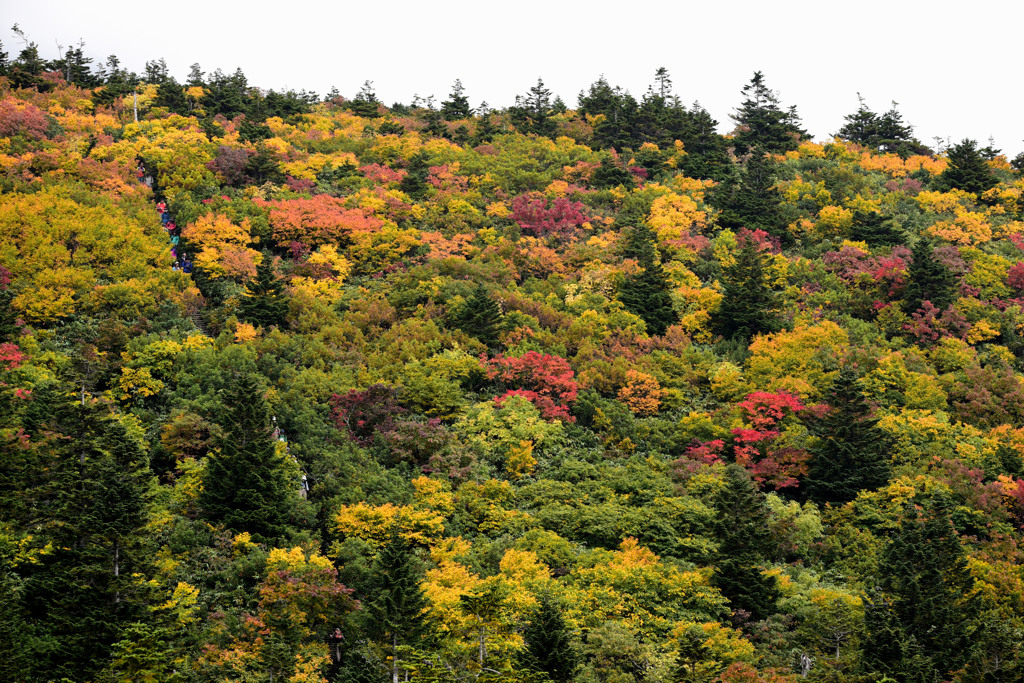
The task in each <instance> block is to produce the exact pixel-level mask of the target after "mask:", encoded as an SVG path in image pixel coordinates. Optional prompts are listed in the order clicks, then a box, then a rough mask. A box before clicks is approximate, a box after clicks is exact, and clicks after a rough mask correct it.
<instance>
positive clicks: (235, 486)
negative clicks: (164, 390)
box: [199, 373, 298, 540]
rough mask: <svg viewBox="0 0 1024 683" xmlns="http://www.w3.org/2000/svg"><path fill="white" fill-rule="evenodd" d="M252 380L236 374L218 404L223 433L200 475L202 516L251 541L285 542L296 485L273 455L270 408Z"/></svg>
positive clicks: (281, 463)
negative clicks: (254, 539)
mask: <svg viewBox="0 0 1024 683" xmlns="http://www.w3.org/2000/svg"><path fill="white" fill-rule="evenodd" d="M263 392H264V389H263V387H262V386H261V384H260V382H259V380H258V379H257V378H256V376H255V375H253V374H251V373H241V374H239V375H236V376H235V377H234V378H233V379H232V381H231V384H230V385H229V387H228V388H227V390H226V391H225V392H224V396H223V399H222V405H223V413H222V414H221V415H220V416H219V419H218V422H219V423H220V425H221V427H222V429H223V430H224V436H223V437H221V438H220V439H219V444H218V446H219V447H218V448H216V449H215V450H214V451H213V452H212V453H211V454H210V456H209V458H208V459H207V462H206V468H205V470H204V471H203V490H202V492H201V493H200V495H199V506H200V508H201V509H202V511H203V514H204V516H205V517H206V518H207V519H208V520H210V521H211V522H214V523H216V524H223V525H224V526H225V527H227V528H228V529H231V530H232V531H236V532H248V533H250V534H252V535H253V537H255V538H256V539H257V540H271V539H278V538H283V537H287V536H288V535H289V533H290V531H291V527H290V526H289V521H290V519H291V517H292V515H293V513H294V512H295V509H296V504H297V503H298V500H297V499H298V482H297V481H294V480H293V478H292V476H291V473H290V471H289V467H288V465H287V463H286V461H285V459H284V458H283V457H282V456H281V455H280V454H278V452H277V448H276V445H275V444H276V440H275V439H274V435H273V432H272V431H271V425H270V409H269V407H268V406H267V401H266V399H265V398H264V397H263Z"/></svg>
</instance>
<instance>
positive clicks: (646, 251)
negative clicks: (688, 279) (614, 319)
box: [618, 226, 679, 336]
mask: <svg viewBox="0 0 1024 683" xmlns="http://www.w3.org/2000/svg"><path fill="white" fill-rule="evenodd" d="M627 253H628V254H629V255H630V256H633V255H635V256H636V257H637V260H638V261H639V263H640V267H641V268H643V270H642V271H641V272H640V273H638V274H636V275H630V276H629V277H627V278H626V279H625V281H624V282H623V283H622V286H621V287H620V288H619V294H618V297H619V301H621V302H622V305H623V306H625V307H626V310H628V311H629V312H631V313H635V314H636V315H638V316H640V318H642V319H643V321H644V323H645V324H646V325H647V332H648V333H649V334H651V335H654V336H661V335H663V334H665V330H667V329H668V326H669V325H672V324H674V323H676V322H677V321H678V320H679V314H678V313H676V311H675V308H674V307H673V304H672V295H671V294H670V292H671V289H672V286H671V283H669V281H668V276H667V275H665V269H664V268H662V267H661V259H660V257H659V256H658V250H657V248H656V247H655V245H654V234H653V233H652V232H651V230H650V228H648V227H647V226H641V227H638V228H634V229H633V232H632V233H631V235H630V239H629V241H628V242H627Z"/></svg>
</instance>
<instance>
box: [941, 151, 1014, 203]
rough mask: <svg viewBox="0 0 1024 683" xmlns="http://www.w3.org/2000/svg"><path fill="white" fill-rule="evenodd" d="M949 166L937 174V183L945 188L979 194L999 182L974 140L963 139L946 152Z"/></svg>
mask: <svg viewBox="0 0 1024 683" xmlns="http://www.w3.org/2000/svg"><path fill="white" fill-rule="evenodd" d="M947 157H948V158H949V166H948V167H946V170H945V171H943V172H942V175H941V176H939V184H940V185H941V186H942V187H944V188H947V189H951V188H956V189H958V190H963V191H964V192H972V193H974V194H981V193H982V192H985V191H986V190H990V189H992V188H993V187H995V186H996V185H998V184H999V180H998V179H997V178H996V177H995V176H994V175H993V174H992V170H991V169H990V168H989V166H988V164H987V163H986V162H985V157H984V156H983V155H982V153H981V150H979V149H978V143H977V142H976V141H975V140H968V139H966V138H965V139H964V140H961V141H960V143H959V144H957V145H954V146H953V147H950V149H949V151H948V152H947Z"/></svg>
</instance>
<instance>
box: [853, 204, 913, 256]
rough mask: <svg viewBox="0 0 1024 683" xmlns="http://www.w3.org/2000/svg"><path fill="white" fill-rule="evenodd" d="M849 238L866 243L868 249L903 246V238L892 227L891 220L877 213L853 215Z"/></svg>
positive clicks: (857, 213) (861, 212)
mask: <svg viewBox="0 0 1024 683" xmlns="http://www.w3.org/2000/svg"><path fill="white" fill-rule="evenodd" d="M850 238H851V239H853V240H856V241H858V242H867V243H868V246H869V247H891V246H895V245H897V244H903V237H902V236H901V235H900V233H899V232H898V231H897V230H896V228H895V227H894V225H893V220H892V218H889V217H887V216H883V215H882V214H880V213H878V212H877V211H871V212H864V211H857V212H855V213H854V214H853V228H852V229H851V231H850Z"/></svg>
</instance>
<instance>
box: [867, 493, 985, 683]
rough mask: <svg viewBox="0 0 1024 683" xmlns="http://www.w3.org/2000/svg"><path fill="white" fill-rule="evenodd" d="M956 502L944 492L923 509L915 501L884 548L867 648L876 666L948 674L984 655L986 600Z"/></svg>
mask: <svg viewBox="0 0 1024 683" xmlns="http://www.w3.org/2000/svg"><path fill="white" fill-rule="evenodd" d="M951 508H952V505H951V504H950V502H949V501H948V500H947V499H945V497H943V496H942V495H937V496H935V497H934V498H933V499H932V500H931V501H929V502H928V504H927V505H926V507H925V510H924V513H923V514H922V513H921V512H919V511H918V509H917V508H916V507H915V506H913V505H908V506H907V507H906V508H905V509H904V511H903V518H902V519H901V521H900V526H899V529H898V530H897V531H896V534H895V535H894V536H893V538H892V540H891V541H890V542H889V545H888V546H886V548H885V550H884V551H883V552H882V556H881V558H880V562H879V569H878V580H879V589H880V591H881V592H880V593H878V594H876V598H875V600H874V601H873V604H872V606H871V607H870V608H869V614H870V613H871V611H872V610H874V612H875V614H874V615H872V616H870V617H869V619H868V621H867V626H868V638H867V639H866V640H865V647H864V653H863V657H864V662H865V665H866V666H867V667H868V669H869V670H871V671H876V672H881V673H885V674H888V675H892V676H894V677H897V678H898V679H900V680H919V679H920V680H935V681H938V680H949V677H950V676H951V675H953V674H954V673H955V672H957V671H959V670H961V669H963V668H964V667H965V666H967V665H968V664H969V663H970V662H971V661H972V660H973V659H974V658H975V657H976V655H977V650H978V646H979V642H978V639H977V638H976V637H975V636H976V635H977V633H978V631H979V628H980V626H981V624H980V622H979V617H980V614H981V611H980V607H981V604H980V601H979V598H978V596H977V595H976V594H975V591H974V590H973V589H974V585H975V582H974V578H973V577H972V576H971V572H970V570H969V569H968V566H967V553H966V552H965V550H964V547H963V544H962V542H961V540H960V536H959V535H958V534H957V532H956V529H955V528H954V526H953V522H952V521H951V519H950V511H951Z"/></svg>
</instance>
